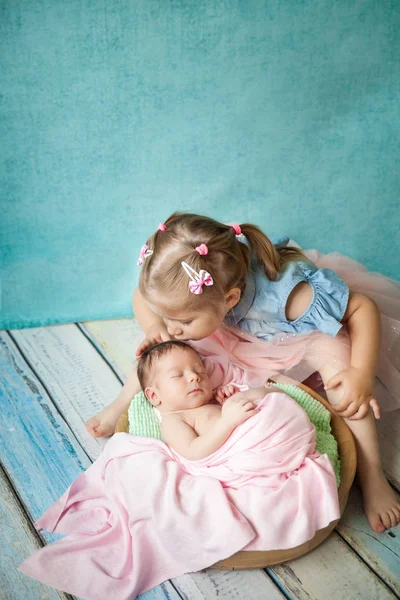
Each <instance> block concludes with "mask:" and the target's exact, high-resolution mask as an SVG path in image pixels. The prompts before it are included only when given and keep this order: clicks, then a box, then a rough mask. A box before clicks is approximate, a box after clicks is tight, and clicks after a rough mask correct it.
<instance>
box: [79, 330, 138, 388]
mask: <svg viewBox="0 0 400 600" xmlns="http://www.w3.org/2000/svg"><path fill="white" fill-rule="evenodd" d="M80 327H81V328H82V330H83V331H84V332H85V334H86V335H87V336H88V337H89V338H90V339H91V340H92V342H93V344H95V345H96V347H97V348H98V349H99V352H101V353H102V354H103V355H104V356H106V357H107V360H108V361H109V362H110V364H111V365H112V367H113V369H115V371H116V373H118V374H119V375H120V377H121V379H122V380H125V379H126V378H127V376H128V375H129V373H130V372H131V370H132V368H133V365H134V362H135V353H136V348H137V347H138V346H139V344H140V342H141V341H142V340H143V338H144V335H143V331H142V330H141V329H140V327H139V325H138V324H137V321H136V320H135V319H115V320H112V321H90V322H87V323H82V324H80ZM119 348H124V349H125V352H124V353H123V354H121V352H119V351H118V349H119Z"/></svg>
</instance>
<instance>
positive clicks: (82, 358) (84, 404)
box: [10, 324, 121, 459]
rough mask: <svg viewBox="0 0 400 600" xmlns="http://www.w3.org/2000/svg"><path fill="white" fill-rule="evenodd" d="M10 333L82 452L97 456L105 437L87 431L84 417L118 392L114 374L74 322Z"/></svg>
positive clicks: (97, 409)
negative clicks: (92, 434)
mask: <svg viewBox="0 0 400 600" xmlns="http://www.w3.org/2000/svg"><path fill="white" fill-rule="evenodd" d="M10 333H11V335H12V337H13V339H14V340H15V342H16V343H17V344H18V347H19V348H20V350H21V352H22V353H23V355H24V357H25V358H26V359H27V361H28V363H29V364H30V365H31V367H32V368H33V369H34V371H35V373H36V375H37V377H38V378H39V379H40V381H42V382H43V383H44V384H45V387H46V389H47V391H48V393H49V394H50V396H51V398H52V400H53V402H54V403H55V404H56V406H57V408H58V410H59V411H60V413H61V414H62V415H63V416H64V419H65V420H66V421H67V422H68V424H69V426H70V427H71V429H72V430H73V432H74V434H75V436H76V438H77V440H78V441H79V443H80V444H81V446H82V447H83V448H84V450H85V452H86V453H87V454H88V455H89V456H90V457H91V458H92V459H95V458H97V457H98V456H99V454H100V453H101V451H102V449H103V448H104V445H105V444H106V442H107V440H106V439H96V438H93V437H92V436H91V435H89V434H88V432H87V431H86V427H85V421H86V420H87V419H88V418H89V417H91V416H92V415H94V414H96V413H97V412H98V411H99V410H101V409H102V408H104V406H106V405H107V404H110V402H112V400H114V398H115V397H116V396H117V395H118V393H119V391H120V389H121V383H120V381H119V380H118V378H117V377H116V375H115V374H114V373H113V371H112V370H111V369H110V368H108V367H107V366H106V365H105V363H104V360H103V358H102V357H101V356H100V355H99V353H98V352H97V350H96V349H95V348H94V347H93V345H92V344H91V343H90V341H89V340H88V339H86V338H85V336H84V335H82V334H81V332H80V330H79V328H78V327H77V326H76V325H74V324H70V325H55V326H52V327H37V328H32V329H24V330H18V331H11V332H10Z"/></svg>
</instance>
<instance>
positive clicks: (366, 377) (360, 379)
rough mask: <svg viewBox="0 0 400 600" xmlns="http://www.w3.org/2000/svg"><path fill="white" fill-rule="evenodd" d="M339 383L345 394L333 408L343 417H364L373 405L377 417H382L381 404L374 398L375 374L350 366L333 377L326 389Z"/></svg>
mask: <svg viewBox="0 0 400 600" xmlns="http://www.w3.org/2000/svg"><path fill="white" fill-rule="evenodd" d="M338 385H342V386H343V389H344V396H343V398H342V399H341V401H340V403H339V404H337V405H335V406H334V407H333V408H334V409H335V411H336V412H337V413H339V414H340V416H341V417H344V418H345V419H351V420H358V419H363V418H364V417H365V416H366V415H367V414H368V409H369V406H371V408H372V412H373V413H374V417H375V419H379V418H380V416H381V415H380V409H379V404H378V402H377V400H376V398H374V376H373V374H371V373H368V372H366V371H362V370H361V369H357V368H356V367H350V368H349V369H345V370H344V371H340V373H337V374H336V375H334V376H333V377H331V378H330V379H329V381H328V382H327V384H326V385H325V390H331V389H332V388H335V387H337V386H338Z"/></svg>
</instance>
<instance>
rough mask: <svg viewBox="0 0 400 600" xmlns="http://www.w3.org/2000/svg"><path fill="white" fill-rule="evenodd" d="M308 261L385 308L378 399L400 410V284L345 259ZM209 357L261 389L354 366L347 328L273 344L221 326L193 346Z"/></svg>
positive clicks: (284, 337) (283, 337) (312, 253)
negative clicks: (271, 381)
mask: <svg viewBox="0 0 400 600" xmlns="http://www.w3.org/2000/svg"><path fill="white" fill-rule="evenodd" d="M305 254H306V256H307V257H308V258H309V260H311V261H312V262H313V263H314V264H315V265H317V267H319V268H327V269H332V270H333V271H336V273H337V274H338V275H339V276H340V277H341V278H342V279H343V280H344V281H345V282H346V283H347V285H348V286H349V288H350V290H351V291H353V292H360V293H362V294H365V295H366V296H369V297H370V298H372V299H373V300H374V301H375V302H376V304H377V305H378V307H379V310H380V313H381V323H382V341H381V348H380V356H379V364H378V369H377V374H376V375H377V378H376V391H375V393H376V397H377V399H378V401H379V403H380V406H381V409H382V410H395V409H398V408H400V282H398V281H395V280H393V279H389V278H388V277H385V276H384V275H381V274H379V273H371V272H368V271H367V270H366V268H365V267H364V266H363V265H361V264H360V263H358V262H356V261H354V260H352V259H350V258H347V257H346V256H343V255H341V254H337V253H332V254H326V255H323V254H320V253H319V252H318V251H316V250H308V251H306V252H305ZM192 345H193V346H194V347H195V348H196V349H197V350H198V351H199V352H200V353H201V354H202V355H203V356H212V357H213V359H214V360H216V361H222V362H223V361H226V360H227V359H229V361H230V362H232V363H233V364H236V365H237V366H239V367H242V368H244V369H246V371H247V373H248V383H249V385H259V384H260V383H261V382H262V381H265V379H266V378H268V377H273V376H274V375H277V374H279V373H282V374H285V375H287V376H289V377H291V378H293V379H296V380H297V381H304V380H305V379H307V378H308V377H309V376H310V375H311V374H312V373H315V372H318V370H319V369H320V368H321V367H323V366H324V365H327V364H329V365H331V366H332V367H334V368H335V370H336V372H339V371H341V370H342V369H345V368H347V367H348V366H349V365H350V341H349V338H348V335H347V332H346V329H345V327H344V328H343V329H342V330H341V332H340V333H339V334H338V335H337V336H336V337H332V336H330V335H327V334H324V333H322V332H320V331H313V332H311V333H307V334H301V335H299V334H286V333H281V334H277V335H276V336H274V337H273V338H272V339H271V340H270V341H269V342H266V341H265V340H261V339H258V338H256V337H254V336H252V335H250V334H248V333H246V332H243V331H241V330H240V329H238V328H234V329H228V328H227V327H221V328H220V329H218V330H217V331H215V332H214V333H213V334H212V335H211V336H209V337H208V338H205V339H204V340H199V341H196V342H192Z"/></svg>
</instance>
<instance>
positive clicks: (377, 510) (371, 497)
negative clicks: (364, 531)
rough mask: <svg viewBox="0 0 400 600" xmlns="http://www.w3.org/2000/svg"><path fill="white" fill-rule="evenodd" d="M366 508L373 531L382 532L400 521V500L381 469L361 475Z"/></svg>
mask: <svg viewBox="0 0 400 600" xmlns="http://www.w3.org/2000/svg"><path fill="white" fill-rule="evenodd" d="M360 485H361V490H362V495H363V501H364V510H365V514H366V515H367V519H368V522H369V524H370V527H371V529H372V530H373V531H376V532H377V533H382V532H383V531H385V529H389V527H394V526H395V525H397V523H399V522H400V500H399V499H398V498H397V496H396V494H395V492H394V491H393V489H392V488H391V487H390V485H389V483H388V481H387V480H386V477H385V475H384V474H383V473H382V471H381V470H380V469H376V470H371V471H370V472H369V473H368V475H367V476H365V477H364V478H361V477H360Z"/></svg>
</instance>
